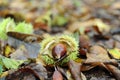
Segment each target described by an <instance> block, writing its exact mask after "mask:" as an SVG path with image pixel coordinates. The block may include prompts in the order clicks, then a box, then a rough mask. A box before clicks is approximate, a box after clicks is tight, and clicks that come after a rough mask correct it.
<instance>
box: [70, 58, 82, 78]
mask: <svg viewBox="0 0 120 80" xmlns="http://www.w3.org/2000/svg"><path fill="white" fill-rule="evenodd" d="M69 69H70V72H71V74H72V77H73V78H74V79H75V80H82V77H81V63H76V62H74V61H73V60H70V61H69Z"/></svg>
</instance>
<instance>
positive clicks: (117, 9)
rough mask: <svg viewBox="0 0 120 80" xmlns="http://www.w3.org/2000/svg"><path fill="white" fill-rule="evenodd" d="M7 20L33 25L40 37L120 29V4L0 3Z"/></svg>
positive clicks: (118, 0)
mask: <svg viewBox="0 0 120 80" xmlns="http://www.w3.org/2000/svg"><path fill="white" fill-rule="evenodd" d="M6 17H11V18H13V19H14V20H15V22H16V23H17V22H21V21H25V22H29V23H32V24H33V26H34V30H35V31H36V33H37V34H40V33H41V32H40V30H42V31H43V32H50V33H58V32H64V31H66V30H67V31H70V32H74V31H76V30H77V29H79V27H91V26H96V25H97V24H99V26H100V24H102V26H103V25H105V26H109V27H111V28H112V27H120V22H119V21H120V0H0V20H2V19H3V18H6ZM107 30H108V29H107Z"/></svg>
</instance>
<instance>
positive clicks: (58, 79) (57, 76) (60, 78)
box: [52, 69, 63, 80]
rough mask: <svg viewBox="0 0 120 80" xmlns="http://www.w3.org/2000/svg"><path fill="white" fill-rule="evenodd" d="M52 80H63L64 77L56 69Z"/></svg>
mask: <svg viewBox="0 0 120 80" xmlns="http://www.w3.org/2000/svg"><path fill="white" fill-rule="evenodd" d="M52 80H63V76H62V74H61V73H60V72H59V71H58V70H56V69H55V71H54V73H53V76H52Z"/></svg>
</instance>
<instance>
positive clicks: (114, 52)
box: [109, 48, 120, 59]
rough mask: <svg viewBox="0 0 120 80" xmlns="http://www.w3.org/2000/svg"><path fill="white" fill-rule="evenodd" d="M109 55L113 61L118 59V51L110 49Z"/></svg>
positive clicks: (119, 50)
mask: <svg viewBox="0 0 120 80" xmlns="http://www.w3.org/2000/svg"><path fill="white" fill-rule="evenodd" d="M109 53H110V54H111V55H112V56H113V57H114V58H115V59H120V49H118V48H114V49H110V50H109Z"/></svg>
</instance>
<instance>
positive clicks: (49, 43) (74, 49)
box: [40, 35, 78, 65]
mask: <svg viewBox="0 0 120 80" xmlns="http://www.w3.org/2000/svg"><path fill="white" fill-rule="evenodd" d="M57 43H63V44H65V45H66V46H67V55H68V56H67V57H66V58H65V59H63V60H62V61H61V62H60V65H61V64H65V63H66V62H68V61H69V60H75V59H77V58H78V42H77V41H76V40H75V39H74V38H73V37H71V36H68V35H62V36H55V37H48V38H46V39H44V40H43V41H42V42H41V52H40V53H41V55H42V54H43V55H44V56H43V57H42V59H43V60H44V62H45V63H46V64H54V63H55V62H56V61H54V60H53V57H52V52H51V51H52V48H53V47H54V45H55V44H57ZM45 54H47V55H45ZM48 55H49V56H48Z"/></svg>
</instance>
